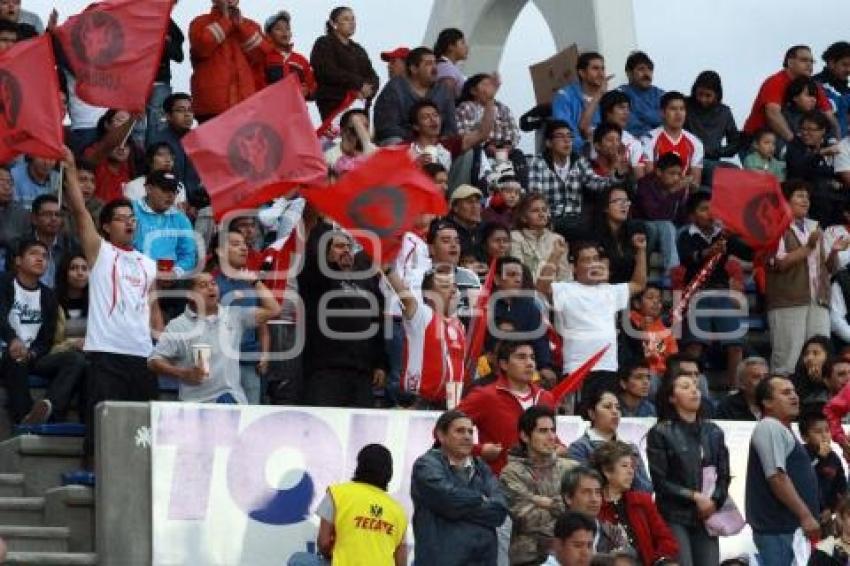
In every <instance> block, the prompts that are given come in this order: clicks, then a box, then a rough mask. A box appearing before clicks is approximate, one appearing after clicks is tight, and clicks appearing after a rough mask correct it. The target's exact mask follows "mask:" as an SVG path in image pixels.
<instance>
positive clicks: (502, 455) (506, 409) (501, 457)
mask: <svg viewBox="0 0 850 566" xmlns="http://www.w3.org/2000/svg"><path fill="white" fill-rule="evenodd" d="M496 363H497V365H498V369H497V373H498V376H499V377H498V379H497V380H496V381H495V382H493V383H490V384H487V385H482V386H480V387H473V388H472V389H471V390H470V391H469V393H467V395H466V397H464V398H463V400H462V401H461V402H460V406H459V407H458V409H459V410H461V411H463V412H464V413H466V414H467V415H469V418H471V419H472V422H473V423H474V424H475V428H477V429H478V444H476V445H475V449H474V454H475V455H476V456H481V458H482V459H483V460H484V461H485V462H487V464H488V465H489V466H490V469H492V470H493V473H494V474H496V475H498V474H499V473H500V472H501V471H502V468H504V467H505V464H506V463H507V457H508V450H510V449H511V448H512V447H513V446H514V445H515V444H516V443H517V442H519V432H517V423H519V418H520V417H521V416H522V413H523V411H525V410H526V409H528V408H529V407H531V406H532V405H545V406H547V407H550V408H552V409H554V407H555V400H554V399H553V398H552V395H551V393H549V392H548V391H546V390H545V389H541V388H539V387H537V386H536V385H534V384H533V383H531V379H532V377H533V376H534V371H535V369H536V364H535V360H534V347H533V346H532V345H531V344H530V343H529V342H519V341H515V340H505V341H503V342H502V343H501V344H500V345H499V348H498V349H497V350H496Z"/></svg>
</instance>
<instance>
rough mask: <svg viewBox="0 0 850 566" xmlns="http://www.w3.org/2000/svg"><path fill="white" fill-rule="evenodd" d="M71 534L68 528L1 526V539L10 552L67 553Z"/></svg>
mask: <svg viewBox="0 0 850 566" xmlns="http://www.w3.org/2000/svg"><path fill="white" fill-rule="evenodd" d="M70 536H71V532H70V530H69V529H68V528H67V527H21V526H9V525H0V538H2V539H3V540H4V541H6V546H7V547H8V548H9V551H25V552H67V551H68V538H69V537H70Z"/></svg>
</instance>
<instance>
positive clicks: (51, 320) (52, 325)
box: [0, 273, 59, 359]
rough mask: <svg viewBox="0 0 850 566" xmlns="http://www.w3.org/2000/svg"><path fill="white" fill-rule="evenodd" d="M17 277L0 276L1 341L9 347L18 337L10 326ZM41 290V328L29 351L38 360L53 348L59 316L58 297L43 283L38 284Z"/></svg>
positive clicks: (9, 275) (7, 274) (8, 274)
mask: <svg viewBox="0 0 850 566" xmlns="http://www.w3.org/2000/svg"><path fill="white" fill-rule="evenodd" d="M14 282H15V277H14V275H12V274H11V273H4V274H3V275H2V276H0V340H2V341H3V342H5V343H6V344H7V345H8V344H9V343H10V342H11V341H12V340H14V339H15V338H16V337H17V334H15V330H14V329H13V328H12V326H11V325H10V324H9V311H11V310H12V305H13V304H14V303H15V284H14ZM38 287H39V289H41V317H42V322H41V328H39V329H38V334H37V335H36V337H35V340H34V341H33V343H32V344H30V347H29V350H30V352H31V353H32V354H33V356H34V357H35V358H36V359H37V358H40V357H42V356H44V355H45V354H47V353H48V352H49V351H50V348H51V346H53V337H54V335H55V334H56V319H57V317H58V316H59V303H58V302H56V295H54V294H53V291H51V290H50V288H49V287H47V286H46V285H44V284H43V283H39V284H38Z"/></svg>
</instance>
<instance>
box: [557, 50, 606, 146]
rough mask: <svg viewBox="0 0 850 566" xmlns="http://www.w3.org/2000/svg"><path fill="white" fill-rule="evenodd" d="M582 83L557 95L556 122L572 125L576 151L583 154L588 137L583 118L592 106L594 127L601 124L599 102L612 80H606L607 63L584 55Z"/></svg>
mask: <svg viewBox="0 0 850 566" xmlns="http://www.w3.org/2000/svg"><path fill="white" fill-rule="evenodd" d="M576 74H577V75H578V80H576V81H573V82H571V83H570V84H568V85H567V86H565V87H564V88H562V89H561V90H559V91H558V92H557V93H555V98H553V99H552V118H553V119H555V120H562V121H564V122H566V123H567V124H569V126H570V130H572V132H573V148H574V149H575V151H578V152H581V151H582V148H583V146H584V144H585V142H586V138H587V137H588V135H589V134H588V133H587V131H582V130H587V129H586V128H583V127H582V125H581V122H582V115H583V114H584V112H585V110H586V109H588V105H589V104H590V103H591V102H595V104H594V105H593V108H591V109H589V111H591V112H592V113H593V114H592V116H591V117H590V126H591V127H595V126H596V125H597V124H599V121H600V116H599V105H598V102H599V99H600V98H601V97H602V95H603V94H605V91H607V90H608V78H607V77H606V76H605V59H604V58H603V57H602V55H600V54H599V53H597V52H595V51H588V52H586V53H582V54H581V55H579V57H578V61H577V62H576Z"/></svg>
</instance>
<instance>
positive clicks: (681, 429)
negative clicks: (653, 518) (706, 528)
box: [646, 420, 732, 527]
mask: <svg viewBox="0 0 850 566" xmlns="http://www.w3.org/2000/svg"><path fill="white" fill-rule="evenodd" d="M646 442H647V447H646V456H647V459H648V460H649V473H650V474H651V476H652V485H653V486H654V487H655V503H656V506H657V507H658V510H659V511H660V512H661V515H662V516H663V517H664V519H666V520H667V521H668V522H670V523H677V524H680V525H687V526H692V527H693V526H697V525H699V524H700V522H701V521H700V519H699V515H698V512H697V506H696V504H695V503H694V501H693V499H692V498H691V494H692V493H693V492H694V491H702V473H703V472H702V469H703V467H704V466H715V467H716V468H717V485H716V487H715V488H714V493H712V495H711V499H712V500H713V501H714V504H715V505H716V506H717V508H718V509H720V507H722V506H723V504H724V503H725V502H726V497H727V496H728V490H729V482H730V481H731V479H732V476H731V472H730V470H729V451H728V449H727V448H726V442H725V441H724V439H723V431H722V430H720V427H718V426H717V425H716V424H714V423H713V422H710V421H703V420H698V421H697V422H695V423H686V422H683V421H679V420H675V421H670V420H664V421H659V422H658V423H657V424H655V426H653V427H652V428H651V429H649V433H648V435H647V439H646Z"/></svg>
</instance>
